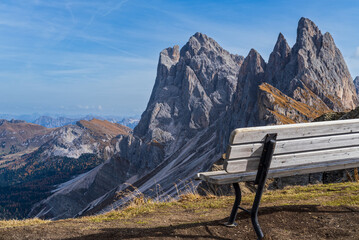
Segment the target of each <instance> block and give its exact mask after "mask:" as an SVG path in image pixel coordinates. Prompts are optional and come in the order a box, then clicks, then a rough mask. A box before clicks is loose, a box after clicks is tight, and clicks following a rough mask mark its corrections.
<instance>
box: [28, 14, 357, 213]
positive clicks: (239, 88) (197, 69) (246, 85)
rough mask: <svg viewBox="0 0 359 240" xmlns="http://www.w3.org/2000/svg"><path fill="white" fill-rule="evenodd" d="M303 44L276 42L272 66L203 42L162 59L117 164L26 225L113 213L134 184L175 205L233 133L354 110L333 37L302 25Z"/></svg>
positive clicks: (41, 207) (72, 188) (56, 197)
mask: <svg viewBox="0 0 359 240" xmlns="http://www.w3.org/2000/svg"><path fill="white" fill-rule="evenodd" d="M297 34H298V35H297V41H296V43H295V45H294V46H293V48H290V47H289V46H288V44H287V42H286V40H285V38H284V36H283V35H282V34H280V35H279V37H278V40H277V43H276V44H275V47H274V49H273V52H272V54H271V55H270V58H269V61H268V63H266V62H265V61H264V60H263V58H262V57H261V56H260V54H259V53H258V52H257V51H255V50H254V49H252V50H251V51H250V52H249V54H248V56H247V57H246V58H244V57H241V56H238V55H233V54H230V53H229V52H227V51H226V50H224V49H223V48H221V47H220V46H219V44H218V43H216V42H215V41H214V40H213V39H211V38H209V37H207V36H206V35H204V34H201V33H196V34H195V35H193V36H192V37H191V38H190V39H189V41H188V42H187V44H186V45H185V46H183V47H182V49H181V50H180V49H179V47H178V46H175V47H173V48H167V49H165V50H163V51H162V52H161V53H160V59H159V64H158V68H157V77H156V81H155V85H154V88H153V91H152V94H151V97H150V100H149V103H148V105H147V108H146V110H145V111H144V113H143V114H142V117H141V120H140V122H139V124H138V126H137V127H136V128H135V129H134V134H133V135H130V136H121V137H120V138H118V139H117V140H116V143H115V146H116V150H115V154H114V156H113V157H112V158H110V159H109V160H108V161H106V162H105V163H103V164H102V165H100V166H98V167H97V168H95V169H93V170H92V171H91V172H89V173H87V174H84V175H82V176H80V177H78V178H77V179H75V180H74V181H72V182H71V184H68V185H66V186H65V187H63V188H62V189H61V190H60V191H57V192H56V193H54V194H53V195H52V196H50V197H49V198H47V199H46V200H44V201H42V202H40V203H39V204H37V205H36V206H35V207H34V208H33V210H32V212H31V214H30V216H36V217H42V218H51V219H59V218H67V217H74V216H79V215H86V214H93V213H99V212H106V211H110V210H111V209H113V208H116V207H120V206H122V205H123V204H126V202H127V201H128V200H129V199H131V197H130V196H128V195H126V196H125V195H123V194H119V193H121V192H123V191H125V190H126V189H128V185H129V184H131V185H132V186H133V187H136V188H137V190H138V191H140V192H142V193H144V194H146V195H149V196H157V197H159V198H165V197H168V196H169V195H170V196H173V195H176V194H177V193H178V192H183V191H185V189H186V182H187V181H191V180H193V176H194V175H195V174H196V173H197V172H199V171H206V170H207V169H209V168H210V167H211V165H212V163H214V162H215V161H216V160H218V159H219V158H220V157H221V155H222V153H223V152H224V151H225V146H226V144H227V141H228V136H229V134H230V132H231V131H232V130H233V129H234V128H236V127H246V126H258V125H267V124H284V123H293V122H302V121H311V120H313V119H314V118H316V117H318V116H320V115H322V114H323V113H325V112H331V111H333V110H335V111H337V110H339V111H344V110H347V109H352V108H354V107H355V106H356V105H357V104H358V100H357V95H356V92H355V88H354V84H353V81H352V78H351V76H350V74H349V71H348V69H347V67H346V64H345V62H344V60H343V57H342V55H341V53H340V51H339V50H338V49H337V48H336V46H335V44H334V41H333V39H332V37H331V36H330V34H329V33H326V34H324V35H322V33H321V32H320V30H319V29H318V28H317V27H316V26H315V25H314V23H313V22H311V21H310V20H309V19H305V18H302V19H300V21H299V24H298V31H297ZM197 184H198V183H197V182H194V183H193V187H196V186H197ZM187 187H188V186H187ZM134 195H135V194H134ZM64 206H67V207H66V208H64Z"/></svg>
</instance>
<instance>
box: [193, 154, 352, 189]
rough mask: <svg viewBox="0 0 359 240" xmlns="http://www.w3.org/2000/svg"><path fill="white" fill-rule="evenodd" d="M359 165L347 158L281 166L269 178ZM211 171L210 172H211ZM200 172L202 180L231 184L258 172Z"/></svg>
mask: <svg viewBox="0 0 359 240" xmlns="http://www.w3.org/2000/svg"><path fill="white" fill-rule="evenodd" d="M355 167H359V159H347V160H341V161H334V162H325V163H320V164H309V165H302V166H297V167H290V168H279V169H271V170H269V173H268V177H269V178H277V177H288V176H296V175H301V174H308V173H316V172H325V171H334V170H340V169H348V168H355ZM209 173H210V174H209ZM213 173H216V172H204V173H198V177H199V178H200V179H202V180H205V181H207V182H210V183H213V184H229V183H234V182H244V181H253V180H254V179H255V178H256V174H257V172H256V171H254V172H244V173H233V174H229V173H227V174H225V173H224V171H218V172H217V174H213Z"/></svg>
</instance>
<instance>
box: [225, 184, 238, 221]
mask: <svg viewBox="0 0 359 240" xmlns="http://www.w3.org/2000/svg"><path fill="white" fill-rule="evenodd" d="M233 188H234V192H235V194H236V199H235V200H234V204H233V208H232V212H231V215H230V217H229V220H228V222H227V223H225V224H224V225H226V226H227V227H235V226H237V223H236V222H235V220H236V216H237V212H238V208H239V204H241V199H242V194H241V188H240V187H239V184H238V183H233Z"/></svg>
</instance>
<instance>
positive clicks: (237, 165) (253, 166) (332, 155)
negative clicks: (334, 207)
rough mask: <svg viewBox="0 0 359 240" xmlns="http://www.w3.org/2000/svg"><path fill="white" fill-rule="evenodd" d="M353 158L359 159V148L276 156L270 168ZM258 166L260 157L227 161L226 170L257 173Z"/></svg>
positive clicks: (225, 163)
mask: <svg viewBox="0 0 359 240" xmlns="http://www.w3.org/2000/svg"><path fill="white" fill-rule="evenodd" d="M351 158H359V146H355V147H348V148H336V149H330V150H320V151H311V152H304V153H293V154H284V155H275V156H273V158H272V163H271V167H270V168H271V169H275V168H282V167H291V166H298V165H303V164H313V163H320V162H328V161H335V160H344V159H351ZM258 164H259V157H256V158H248V159H241V160H225V162H224V169H225V170H226V171H227V172H228V173H237V172H248V171H256V170H257V169H258Z"/></svg>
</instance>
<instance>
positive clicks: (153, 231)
mask: <svg viewBox="0 0 359 240" xmlns="http://www.w3.org/2000/svg"><path fill="white" fill-rule="evenodd" d="M318 207H319V205H287V206H274V207H262V208H260V209H259V214H258V216H259V222H260V218H261V216H263V215H268V214H273V213H276V212H301V213H303V212H311V213H348V212H359V208H352V207H346V206H342V207H341V208H343V209H344V210H337V208H336V209H334V208H333V209H330V208H331V207H326V208H329V209H328V210H326V209H324V210H323V209H320V208H322V207H320V208H318ZM228 215H229V212H228ZM249 218H250V214H248V213H247V212H243V211H239V212H238V215H237V219H236V220H237V221H238V220H246V219H248V221H249V222H248V223H249V224H250V219H249ZM227 220H228V218H227V217H226V218H224V219H219V220H214V221H207V222H200V223H186V224H177V225H170V226H164V227H150V228H145V227H132V228H131V227H121V228H102V229H99V230H100V231H101V232H100V233H95V234H89V235H85V236H80V237H72V238H66V240H84V239H86V240H88V239H139V238H153V239H160V238H176V237H177V238H183V239H186V238H188V239H198V238H202V239H206V238H207V239H217V240H229V239H232V238H226V237H220V236H217V235H215V234H213V233H212V232H211V230H210V229H209V227H211V226H217V227H221V226H222V227H223V228H224V229H225V226H224V225H223V223H224V222H226V221H227ZM250 226H251V224H250ZM196 227H203V228H204V229H205V232H206V233H207V234H204V233H203V231H202V233H201V234H193V233H189V234H181V233H178V230H183V229H190V228H196ZM239 227H240V226H239ZM251 231H252V230H251Z"/></svg>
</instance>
